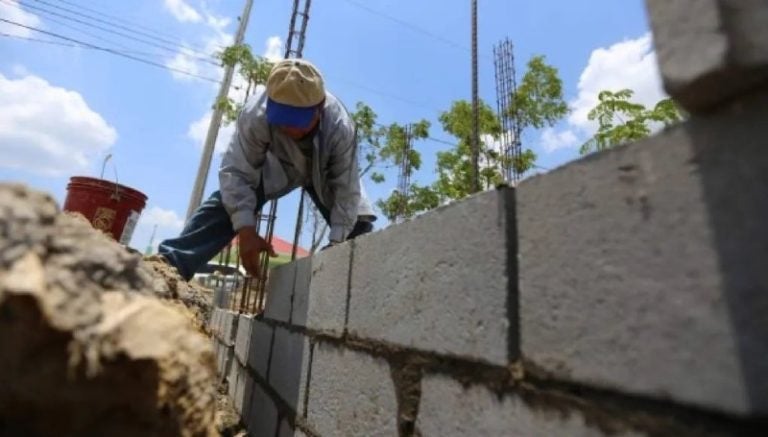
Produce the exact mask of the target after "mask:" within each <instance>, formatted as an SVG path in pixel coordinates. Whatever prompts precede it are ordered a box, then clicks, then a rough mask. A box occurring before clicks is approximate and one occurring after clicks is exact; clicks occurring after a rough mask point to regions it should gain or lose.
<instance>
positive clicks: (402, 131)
mask: <svg viewBox="0 0 768 437" xmlns="http://www.w3.org/2000/svg"><path fill="white" fill-rule="evenodd" d="M352 119H353V120H354V121H355V124H356V126H357V138H358V143H359V147H360V150H359V154H358V156H359V159H360V160H361V162H360V166H359V167H360V175H361V176H365V175H369V177H370V179H371V180H372V181H373V182H375V183H382V182H385V180H386V177H385V176H384V173H383V171H384V170H386V169H392V168H397V167H399V166H400V164H401V162H402V160H403V157H404V156H405V154H406V153H407V154H408V155H407V157H408V160H407V164H408V165H407V171H408V172H409V173H410V174H413V172H414V171H416V170H419V169H420V168H421V164H422V160H421V153H420V152H419V151H418V150H417V148H416V147H415V142H416V141H418V140H422V139H425V138H427V137H428V136H429V128H430V123H429V122H428V121H427V120H419V121H418V122H415V123H409V124H407V125H402V124H398V123H392V124H390V125H388V126H385V125H381V124H379V123H378V122H377V115H376V112H374V111H373V109H371V107H370V106H368V105H366V104H365V103H362V102H358V103H357V106H356V107H355V112H353V113H352ZM406 126H407V127H408V128H409V129H410V142H411V147H410V148H407V147H406V146H407V144H408V142H407V138H406ZM406 149H407V152H406ZM422 199H425V200H422ZM428 201H430V200H429V196H428V195H427V194H425V193H424V187H421V186H419V185H418V184H410V185H409V187H408V190H407V195H406V194H405V193H401V192H398V191H393V192H392V194H390V196H389V197H388V198H386V199H382V200H379V201H378V202H376V206H378V207H379V209H381V211H382V212H383V213H384V215H385V216H386V217H387V218H389V219H390V220H391V221H394V220H395V219H396V218H398V217H399V216H401V215H404V216H407V217H410V216H412V215H413V213H415V212H416V211H418V210H420V209H419V206H418V205H420V204H421V203H423V202H428ZM421 210H423V209H421Z"/></svg>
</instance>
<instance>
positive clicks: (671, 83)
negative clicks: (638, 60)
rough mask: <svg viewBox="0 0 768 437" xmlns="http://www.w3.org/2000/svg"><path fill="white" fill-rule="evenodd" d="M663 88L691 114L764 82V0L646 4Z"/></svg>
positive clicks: (767, 66) (767, 7) (651, 0)
mask: <svg viewBox="0 0 768 437" xmlns="http://www.w3.org/2000/svg"><path fill="white" fill-rule="evenodd" d="M647 6H648V13H649V16H650V19H651V28H652V29H653V37H654V43H655V46H656V54H657V57H658V61H659V67H660V70H661V75H662V79H663V81H664V87H665V89H666V90H667V92H668V93H669V94H670V95H671V96H673V97H674V98H675V99H676V100H677V101H678V102H679V103H681V104H682V105H683V106H684V107H685V108H686V109H688V110H689V111H691V112H696V111H702V110H707V109H710V108H712V107H713V106H716V105H718V104H720V103H723V102H725V101H726V100H729V99H731V98H733V97H734V96H737V95H739V94H742V93H744V92H745V91H747V90H749V89H751V88H752V87H754V86H755V85H756V84H758V83H760V82H761V81H765V80H768V26H766V25H765V23H768V2H766V1H765V0H738V1H736V0H647Z"/></svg>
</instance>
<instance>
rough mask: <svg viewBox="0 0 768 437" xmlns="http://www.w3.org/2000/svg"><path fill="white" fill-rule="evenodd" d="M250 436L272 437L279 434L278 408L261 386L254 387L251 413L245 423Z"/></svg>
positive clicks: (255, 385)
mask: <svg viewBox="0 0 768 437" xmlns="http://www.w3.org/2000/svg"><path fill="white" fill-rule="evenodd" d="M245 423H246V428H247V429H248V435H252V436H254V437H261V436H265V437H272V436H274V435H275V432H277V407H276V406H275V404H274V402H272V399H271V398H270V397H269V395H268V394H267V393H266V392H265V391H264V390H263V389H262V388H261V386H260V385H259V384H254V385H253V395H252V397H251V406H250V412H249V413H248V420H247V421H246V422H245Z"/></svg>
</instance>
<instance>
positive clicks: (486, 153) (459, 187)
mask: <svg viewBox="0 0 768 437" xmlns="http://www.w3.org/2000/svg"><path fill="white" fill-rule="evenodd" d="M439 120H440V124H441V125H442V127H443V130H444V131H446V132H448V133H449V134H451V135H453V136H454V137H456V139H458V143H457V144H456V146H454V147H453V148H452V149H450V150H445V151H441V152H438V153H437V169H436V170H437V181H436V182H435V183H434V184H433V187H432V188H433V189H434V190H435V191H437V195H438V198H440V199H441V200H447V199H461V198H463V197H466V196H467V195H469V193H471V192H472V154H471V151H472V149H471V144H472V104H471V103H470V102H468V101H466V100H459V101H455V102H453V104H452V105H451V108H450V109H449V110H448V111H445V112H443V113H442V114H440V116H439ZM478 120H479V124H478V128H479V129H478V130H479V132H480V144H479V148H480V150H479V155H480V162H479V167H480V174H479V177H480V184H481V186H482V187H483V188H484V189H487V188H490V187H492V186H495V185H497V184H499V183H501V182H502V181H503V175H502V174H501V171H500V170H499V168H500V162H499V159H500V154H499V153H498V151H496V150H494V149H493V147H492V144H487V141H486V140H495V139H498V138H499V134H500V132H501V125H500V124H499V119H498V117H497V116H496V113H495V112H494V111H493V110H492V109H491V107H490V106H488V105H487V104H486V103H485V102H483V101H480V103H479V111H478Z"/></svg>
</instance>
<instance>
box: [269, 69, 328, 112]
mask: <svg viewBox="0 0 768 437" xmlns="http://www.w3.org/2000/svg"><path fill="white" fill-rule="evenodd" d="M267 96H268V97H269V98H270V99H272V100H273V101H275V102H277V103H281V104H283V105H289V106H293V107H298V108H308V107H313V106H317V105H319V104H320V103H322V101H323V100H324V99H325V86H324V84H323V76H322V75H321V74H320V71H318V69H317V67H315V66H314V65H312V63H311V62H309V61H305V60H304V59H284V60H282V61H280V62H278V63H276V64H275V66H274V67H272V71H270V73H269V78H268V79H267Z"/></svg>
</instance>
